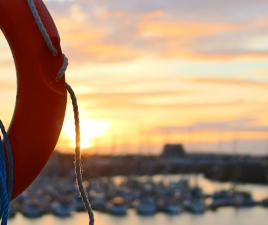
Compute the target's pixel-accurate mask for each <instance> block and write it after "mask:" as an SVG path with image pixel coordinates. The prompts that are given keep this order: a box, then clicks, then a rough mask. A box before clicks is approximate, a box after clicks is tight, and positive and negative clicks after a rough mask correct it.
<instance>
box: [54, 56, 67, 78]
mask: <svg viewBox="0 0 268 225" xmlns="http://www.w3.org/2000/svg"><path fill="white" fill-rule="evenodd" d="M68 65H69V61H68V58H67V57H66V56H65V55H63V64H62V66H61V68H60V69H59V72H58V74H57V76H56V81H59V80H60V79H61V78H62V77H63V76H64V75H65V72H66V70H67V68H68Z"/></svg>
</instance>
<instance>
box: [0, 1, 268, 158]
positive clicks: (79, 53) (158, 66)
mask: <svg viewBox="0 0 268 225" xmlns="http://www.w3.org/2000/svg"><path fill="white" fill-rule="evenodd" d="M45 3H46V4H47V7H48V9H49V10H50V12H51V14H52V16H53V18H54V20H55V23H56V24H57V27H58V30H59V33H60V35H61V43H62V48H63V51H64V52H65V53H66V55H67V56H68V57H69V61H70V66H69V68H68V71H67V74H66V79H67V80H68V82H69V83H70V84H71V85H72V86H73V88H74V89H75V90H76V93H77V96H78V100H79V103H80V104H79V105H80V112H81V147H82V149H83V150H84V152H87V153H91V154H94V153H103V154H121V153H143V154H158V153H159V152H160V151H161V150H162V147H163V145H164V144H165V143H183V144H185V146H186V149H187V150H188V151H196V152H207V151H209V152H217V153H219V152H228V153H232V152H234V151H237V152H241V153H250V154H267V153H268V114H267V112H268V104H267V103H268V63H267V60H268V42H267V40H268V22H267V21H268V20H267V15H268V1H264V0H256V1H251V0H243V1H242V0H239V1H235V2H234V1H231V0H227V1H215V0H203V1H182V0H178V1H171V0H167V1H160V0H148V1H131V0H117V1H114V0H109V1H108V0H91V1H85V0H76V1H72V0H47V1H45ZM0 90H1V91H0V103H1V111H0V118H1V119H2V120H3V121H4V124H5V125H6V126H8V124H9V123H10V121H11V118H12V113H13V110H14V105H15V96H16V74H15V68H14V62H13V59H12V56H11V53H10V50H9V46H8V44H7V42H6V40H5V39H4V37H3V35H2V34H1V33H0ZM73 147H74V126H73V115H72V109H71V107H70V103H68V107H67V113H66V118H65V122H64V126H63V130H62V133H61V137H60V139H59V142H58V145H57V149H59V150H60V151H64V152H70V151H73Z"/></svg>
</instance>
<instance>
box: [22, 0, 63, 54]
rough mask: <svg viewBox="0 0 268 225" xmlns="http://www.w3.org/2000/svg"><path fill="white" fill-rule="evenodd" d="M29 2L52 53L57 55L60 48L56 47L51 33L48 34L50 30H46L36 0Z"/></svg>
mask: <svg viewBox="0 0 268 225" xmlns="http://www.w3.org/2000/svg"><path fill="white" fill-rule="evenodd" d="M27 2H28V5H29V7H30V9H31V12H32V14H33V17H34V20H35V22H36V24H37V26H38V29H39V30H40V32H41V34H42V37H43V39H44V41H45V43H46V45H47V47H48V49H49V50H50V51H51V53H52V54H53V55H54V56H55V55H57V53H58V50H57V49H56V48H55V47H54V45H53V43H52V41H51V39H50V37H49V34H48V32H47V30H46V28H45V26H44V24H43V22H42V20H41V17H40V15H39V13H38V10H37V8H36V6H35V3H34V0H27Z"/></svg>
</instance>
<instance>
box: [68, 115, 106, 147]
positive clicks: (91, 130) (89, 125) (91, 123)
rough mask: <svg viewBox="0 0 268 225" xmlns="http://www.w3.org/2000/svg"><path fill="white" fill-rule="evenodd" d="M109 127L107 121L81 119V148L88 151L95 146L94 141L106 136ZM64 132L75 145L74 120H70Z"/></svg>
mask: <svg viewBox="0 0 268 225" xmlns="http://www.w3.org/2000/svg"><path fill="white" fill-rule="evenodd" d="M108 127H109V125H108V123H107V122H105V121H97V120H88V119H81V121H80V139H81V140H80V146H81V149H82V150H86V149H88V148H90V147H92V146H93V142H94V139H95V138H97V137H101V136H104V135H105V133H106V132H107V129H108ZM64 132H65V133H66V135H67V137H68V139H69V140H70V141H71V142H72V144H74V143H75V129H74V124H73V120H68V121H67V122H66V124H65V126H64Z"/></svg>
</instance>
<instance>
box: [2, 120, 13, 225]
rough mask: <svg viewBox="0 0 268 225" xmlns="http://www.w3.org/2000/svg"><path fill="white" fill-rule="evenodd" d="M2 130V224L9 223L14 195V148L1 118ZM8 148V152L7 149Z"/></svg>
mask: <svg viewBox="0 0 268 225" xmlns="http://www.w3.org/2000/svg"><path fill="white" fill-rule="evenodd" d="M0 130H1V132H2V134H3V137H4V141H3V142H2V139H1V137H0V182H1V184H0V189H1V190H0V201H1V202H0V203H1V208H0V219H1V225H7V221H8V217H9V203H10V200H11V195H12V188H13V156H12V150H11V145H10V142H9V139H8V136H7V132H6V130H5V127H4V125H3V123H2V121H1V120H0ZM3 143H5V145H6V148H5V147H4V144H3ZM5 149H6V150H7V152H6V151H5ZM6 156H7V158H8V163H9V167H8V175H9V178H8V186H7V171H6V167H7V161H6V160H7V159H6Z"/></svg>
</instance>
